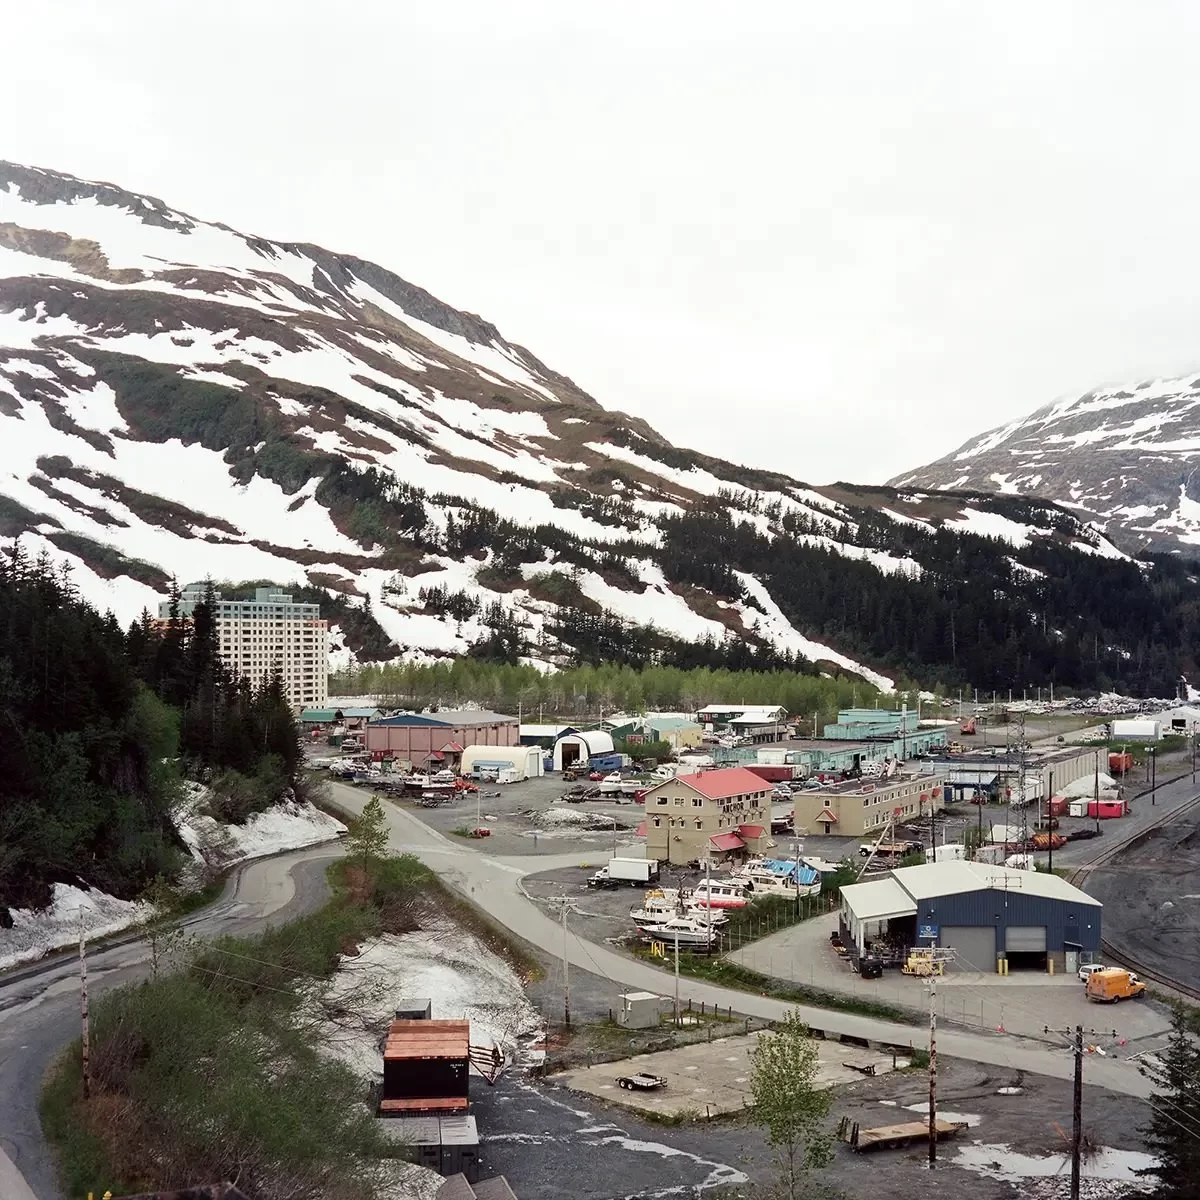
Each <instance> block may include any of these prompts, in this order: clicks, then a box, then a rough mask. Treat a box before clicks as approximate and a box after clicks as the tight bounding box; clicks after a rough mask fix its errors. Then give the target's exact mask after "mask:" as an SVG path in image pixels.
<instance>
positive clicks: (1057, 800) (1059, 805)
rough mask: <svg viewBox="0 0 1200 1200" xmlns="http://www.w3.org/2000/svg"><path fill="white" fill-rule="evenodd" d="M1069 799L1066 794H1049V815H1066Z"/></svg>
mask: <svg viewBox="0 0 1200 1200" xmlns="http://www.w3.org/2000/svg"><path fill="white" fill-rule="evenodd" d="M1068 804H1069V801H1068V800H1067V798H1066V796H1051V797H1050V801H1049V807H1050V815H1051V816H1052V817H1065V816H1066V815H1067V808H1068Z"/></svg>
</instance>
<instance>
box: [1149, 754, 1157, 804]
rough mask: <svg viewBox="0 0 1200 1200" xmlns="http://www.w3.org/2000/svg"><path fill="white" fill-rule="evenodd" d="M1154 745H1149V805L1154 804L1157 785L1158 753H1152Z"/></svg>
mask: <svg viewBox="0 0 1200 1200" xmlns="http://www.w3.org/2000/svg"><path fill="white" fill-rule="evenodd" d="M1154 750H1155V747H1153V746H1151V747H1150V806H1151V808H1153V807H1154V805H1155V803H1156V802H1155V797H1154V789H1155V788H1156V787H1158V755H1157V754H1155V753H1154Z"/></svg>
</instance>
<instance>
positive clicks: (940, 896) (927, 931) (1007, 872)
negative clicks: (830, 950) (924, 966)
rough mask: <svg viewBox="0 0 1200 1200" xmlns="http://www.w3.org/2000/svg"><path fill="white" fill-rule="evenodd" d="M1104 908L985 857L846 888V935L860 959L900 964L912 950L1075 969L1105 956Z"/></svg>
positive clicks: (971, 961) (986, 967) (957, 962)
mask: <svg viewBox="0 0 1200 1200" xmlns="http://www.w3.org/2000/svg"><path fill="white" fill-rule="evenodd" d="M1101 913H1102V905H1101V904H1100V901H1098V900H1095V899H1093V898H1092V897H1091V896H1089V895H1088V894H1087V893H1086V892H1083V891H1080V890H1079V888H1077V887H1073V886H1072V885H1071V884H1069V883H1067V881H1066V880H1065V879H1061V878H1059V877H1058V876H1057V875H1051V874H1049V873H1047V872H1043V871H1017V870H1011V869H1009V868H1006V867H999V866H992V865H990V864H988V863H979V862H940V863H927V864H925V865H923V866H916V867H898V868H897V869H896V870H894V871H891V872H889V873H888V875H887V877H886V878H883V879H877V880H872V881H871V882H869V883H852V884H849V885H846V886H844V887H842V888H841V919H840V925H841V939H842V943H843V945H845V946H846V947H847V948H848V949H849V950H850V952H851V954H852V955H853V956H854V958H855V960H856V961H858V960H859V959H861V958H862V957H863V956H866V955H870V956H871V957H876V958H880V959H883V960H885V961H896V960H897V959H899V960H900V961H903V957H904V955H905V954H906V953H907V951H908V950H909V949H911V948H912V947H915V946H941V947H946V948H949V949H952V950H953V952H954V955H953V960H954V967H955V968H957V969H961V970H968V971H992V972H995V971H997V970H999V969H1001V968H1000V964H1001V962H1003V963H1004V968H1003V969H1005V970H1009V969H1012V970H1021V969H1032V970H1038V971H1047V970H1049V969H1050V964H1051V963H1053V967H1054V969H1055V970H1058V971H1061V972H1066V973H1067V974H1073V973H1074V972H1075V971H1077V970H1078V969H1079V967H1080V965H1081V964H1082V963H1084V962H1088V961H1092V960H1094V959H1095V958H1096V957H1097V956H1098V954H1099V953H1100V931H1101Z"/></svg>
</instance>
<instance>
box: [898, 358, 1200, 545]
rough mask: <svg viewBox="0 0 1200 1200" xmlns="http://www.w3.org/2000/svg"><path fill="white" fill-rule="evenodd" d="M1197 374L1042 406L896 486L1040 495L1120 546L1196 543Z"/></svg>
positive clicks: (1199, 537)
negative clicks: (1072, 513)
mask: <svg viewBox="0 0 1200 1200" xmlns="http://www.w3.org/2000/svg"><path fill="white" fill-rule="evenodd" d="M1198 466H1200V375H1197V374H1194V373H1193V374H1191V375H1186V376H1183V377H1182V378H1179V379H1153V380H1145V381H1143V382H1141V383H1137V384H1128V385H1125V386H1113V387H1106V388H1102V389H1099V390H1096V391H1092V392H1087V393H1085V394H1084V395H1082V396H1078V397H1072V398H1068V399H1063V400H1057V401H1055V402H1054V403H1052V404H1047V405H1046V406H1045V407H1043V408H1040V409H1038V410H1037V412H1035V413H1032V414H1031V415H1030V416H1028V417H1026V418H1025V419H1024V420H1021V421H1013V422H1011V423H1009V424H1008V425H1003V426H999V427H997V428H996V429H992V430H989V431H988V432H987V433H984V434H981V435H980V436H978V437H975V438H972V439H971V440H970V441H969V442H966V443H964V444H963V445H962V446H960V447H959V448H958V449H957V450H955V451H954V452H953V453H952V454H948V455H946V457H944V458H941V459H938V460H937V461H936V462H933V463H930V464H929V465H928V466H924V467H921V468H919V469H917V470H915V471H908V472H905V473H904V474H903V475H901V476H898V477H897V478H896V479H895V480H893V481H892V482H893V483H894V484H895V485H896V486H898V487H920V488H928V489H952V490H967V491H976V492H984V491H990V492H999V493H1003V494H1021V495H1030V496H1038V497H1042V498H1044V499H1047V500H1053V501H1056V502H1058V503H1059V504H1062V505H1064V506H1066V507H1067V508H1070V509H1073V510H1074V511H1076V512H1078V513H1079V514H1080V516H1081V517H1082V518H1083V519H1085V520H1087V521H1089V522H1094V523H1096V524H1097V525H1098V526H1099V527H1100V528H1102V529H1104V530H1105V531H1106V532H1107V533H1108V534H1109V535H1110V536H1111V537H1112V539H1113V540H1114V541H1115V542H1116V543H1117V544H1119V545H1121V546H1122V547H1124V548H1125V549H1127V550H1130V551H1131V552H1134V553H1136V552H1137V551H1138V550H1140V549H1147V550H1179V549H1184V550H1191V552H1192V553H1194V550H1192V548H1194V547H1197V546H1200V474H1198V473H1197V467H1198Z"/></svg>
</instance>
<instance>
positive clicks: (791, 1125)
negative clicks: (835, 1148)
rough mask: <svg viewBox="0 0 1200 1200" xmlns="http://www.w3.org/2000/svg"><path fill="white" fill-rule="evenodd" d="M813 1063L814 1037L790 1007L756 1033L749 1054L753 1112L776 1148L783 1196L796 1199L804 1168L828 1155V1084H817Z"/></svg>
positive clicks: (820, 1162) (826, 1159) (812, 1166)
mask: <svg viewBox="0 0 1200 1200" xmlns="http://www.w3.org/2000/svg"><path fill="white" fill-rule="evenodd" d="M817 1066H818V1060H817V1043H816V1041H814V1039H813V1037H812V1034H811V1032H810V1030H809V1028H808V1026H807V1025H805V1024H804V1022H803V1021H802V1020H801V1019H800V1018H799V1017H798V1016H796V1014H795V1013H789V1014H788V1015H787V1016H786V1017H785V1018H784V1019H783V1021H781V1022H780V1023H779V1024H778V1025H777V1026H776V1027H775V1029H774V1030H772V1031H769V1032H764V1033H760V1034H759V1035H758V1042H757V1044H756V1045H755V1047H754V1050H753V1051H752V1053H751V1055H750V1096H751V1099H752V1101H753V1104H754V1109H753V1116H754V1119H755V1121H757V1122H758V1124H759V1125H761V1126H762V1127H763V1129H764V1130H765V1131H766V1134H767V1141H768V1142H770V1144H771V1146H772V1148H773V1149H774V1151H775V1156H776V1160H777V1165H778V1168H779V1189H778V1191H779V1195H780V1196H781V1197H784V1198H785V1200H796V1198H797V1197H798V1196H800V1195H801V1193H802V1192H803V1191H804V1190H805V1179H806V1176H807V1173H808V1172H809V1171H811V1170H814V1169H817V1168H820V1167H823V1166H825V1165H827V1164H828V1162H829V1160H830V1157H831V1156H832V1141H833V1139H832V1137H831V1136H830V1134H829V1132H828V1130H827V1129H826V1122H827V1119H828V1117H829V1106H830V1103H831V1099H832V1098H831V1096H830V1092H829V1089H828V1088H820V1087H818V1086H817V1082H816V1080H817Z"/></svg>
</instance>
